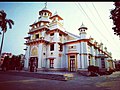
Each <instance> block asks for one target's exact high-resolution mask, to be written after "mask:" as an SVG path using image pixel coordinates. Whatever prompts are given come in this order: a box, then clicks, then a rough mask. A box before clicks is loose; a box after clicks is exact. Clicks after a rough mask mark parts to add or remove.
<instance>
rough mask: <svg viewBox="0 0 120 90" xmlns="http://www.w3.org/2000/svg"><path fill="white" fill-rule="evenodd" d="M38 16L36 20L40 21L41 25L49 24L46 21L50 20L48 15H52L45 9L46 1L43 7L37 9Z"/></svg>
mask: <svg viewBox="0 0 120 90" xmlns="http://www.w3.org/2000/svg"><path fill="white" fill-rule="evenodd" d="M39 15H40V16H39V18H38V21H40V22H41V26H42V25H47V26H48V25H49V24H48V23H49V22H50V19H49V18H50V17H51V16H52V13H51V12H50V11H49V10H48V9H47V3H46V4H45V7H44V8H43V9H42V10H41V11H39Z"/></svg>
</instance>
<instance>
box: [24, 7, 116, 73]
mask: <svg viewBox="0 0 120 90" xmlns="http://www.w3.org/2000/svg"><path fill="white" fill-rule="evenodd" d="M62 21H63V18H62V17H61V16H60V15H58V13H57V12H55V13H54V14H52V12H51V11H50V10H48V9H47V7H46V6H45V7H44V8H43V9H42V10H41V11H39V17H38V21H37V22H35V23H33V24H32V25H30V27H31V29H30V30H29V32H28V36H27V37H25V38H24V39H26V42H25V45H26V52H25V62H24V67H25V69H27V70H30V68H31V67H32V66H33V65H36V69H37V70H43V69H48V70H67V71H79V70H86V69H87V68H88V66H89V65H94V66H98V67H99V68H101V69H102V68H103V69H107V68H109V67H111V68H113V67H114V66H113V63H112V56H111V53H110V52H108V51H107V48H106V47H103V43H98V42H96V41H94V39H93V38H92V37H89V38H87V37H86V35H87V30H88V28H87V27H86V26H84V24H83V23H82V25H81V26H80V27H78V30H79V35H74V34H72V33H70V32H68V31H65V28H64V27H63V23H62Z"/></svg>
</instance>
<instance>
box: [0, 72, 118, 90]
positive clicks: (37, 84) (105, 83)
mask: <svg viewBox="0 0 120 90" xmlns="http://www.w3.org/2000/svg"><path fill="white" fill-rule="evenodd" d="M16 73H18V72H16ZM32 74H34V73H32ZM29 75H30V73H29V74H28V76H26V75H24V74H21V75H17V74H16V75H12V74H11V73H10V72H8V73H6V72H1V71H0V90H120V72H114V73H113V74H111V75H105V76H98V77H85V76H80V75H76V76H75V78H74V79H73V80H68V81H58V80H49V79H41V78H38V77H33V76H34V75H33V76H30V77H29Z"/></svg>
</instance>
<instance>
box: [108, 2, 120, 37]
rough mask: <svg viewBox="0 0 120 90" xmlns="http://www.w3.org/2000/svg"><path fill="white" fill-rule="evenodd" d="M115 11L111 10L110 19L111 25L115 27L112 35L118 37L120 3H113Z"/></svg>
mask: <svg viewBox="0 0 120 90" xmlns="http://www.w3.org/2000/svg"><path fill="white" fill-rule="evenodd" d="M114 5H115V9H113V10H111V12H110V13H111V17H110V19H112V20H113V24H114V25H115V26H114V27H113V28H112V29H113V30H114V34H116V35H117V36H119V37H120V2H118V1H117V2H114Z"/></svg>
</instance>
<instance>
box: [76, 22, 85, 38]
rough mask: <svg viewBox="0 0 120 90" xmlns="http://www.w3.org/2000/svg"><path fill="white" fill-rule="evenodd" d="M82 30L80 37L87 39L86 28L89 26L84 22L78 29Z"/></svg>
mask: <svg viewBox="0 0 120 90" xmlns="http://www.w3.org/2000/svg"><path fill="white" fill-rule="evenodd" d="M78 30H79V31H80V38H81V39H86V34H87V33H86V30H87V27H85V25H84V24H83V23H82V25H81V26H80V28H79V29H78Z"/></svg>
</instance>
